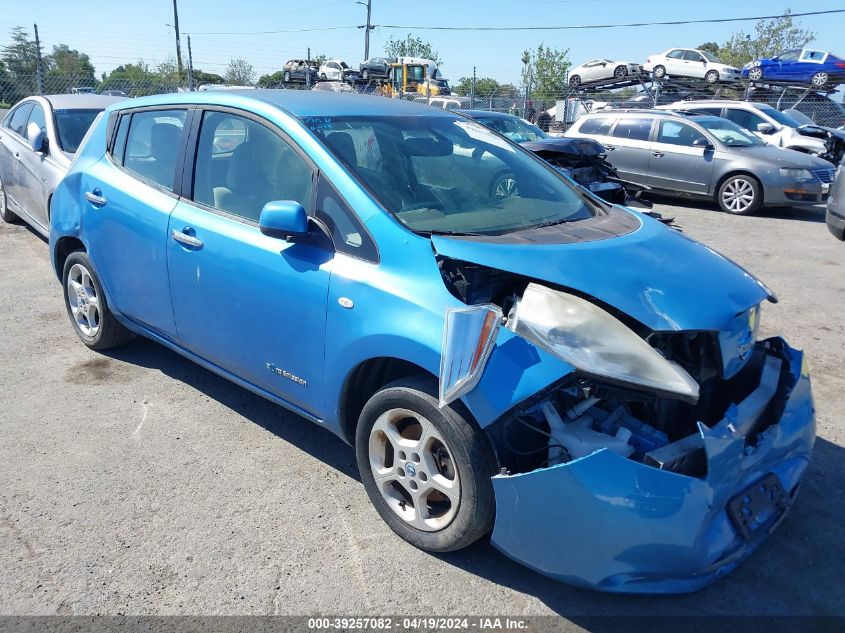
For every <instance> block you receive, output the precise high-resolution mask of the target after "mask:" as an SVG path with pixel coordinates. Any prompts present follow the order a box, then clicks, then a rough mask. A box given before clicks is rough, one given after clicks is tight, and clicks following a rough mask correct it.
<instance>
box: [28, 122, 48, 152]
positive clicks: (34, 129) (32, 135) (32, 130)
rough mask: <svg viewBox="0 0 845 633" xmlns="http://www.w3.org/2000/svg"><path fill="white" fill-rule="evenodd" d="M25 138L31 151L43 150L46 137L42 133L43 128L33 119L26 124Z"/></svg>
mask: <svg viewBox="0 0 845 633" xmlns="http://www.w3.org/2000/svg"><path fill="white" fill-rule="evenodd" d="M26 138H27V140H28V141H29V146H30V148H31V149H32V151H33V152H43V151H44V146H45V145H46V144H47V143H46V141H47V137H46V135H45V134H44V130H42V129H41V127H39V125H38V124H37V123H36V122H35V121H32V122H31V123H30V124H29V125H27V126H26Z"/></svg>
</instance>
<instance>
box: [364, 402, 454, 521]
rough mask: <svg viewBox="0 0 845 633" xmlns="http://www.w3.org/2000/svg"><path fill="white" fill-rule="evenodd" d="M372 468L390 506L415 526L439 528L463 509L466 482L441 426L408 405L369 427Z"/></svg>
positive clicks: (383, 415)
mask: <svg viewBox="0 0 845 633" xmlns="http://www.w3.org/2000/svg"><path fill="white" fill-rule="evenodd" d="M369 460H370V469H371V471H372V474H373V479H374V480H375V483H376V486H377V487H378V490H379V492H380V493H381V496H382V497H383V498H384V500H385V501H386V502H387V505H388V507H390V509H391V510H392V511H393V512H394V513H396V515H397V516H398V517H399V518H400V519H402V520H403V521H405V522H406V523H408V524H409V525H411V526H412V527H414V528H417V529H419V530H422V531H424V532H435V531H438V530H442V529H444V528H446V527H447V526H448V525H449V524H450V523H451V522H452V521H453V520H454V518H455V516H456V515H457V513H458V507H459V505H460V500H461V482H460V477H459V476H458V472H457V469H456V468H455V460H454V458H453V455H452V451H451V449H450V448H449V446H448V445H447V444H446V440H445V439H443V436H442V435H441V434H440V433H439V432H438V431H437V428H436V427H435V426H434V424H432V423H431V422H430V421H428V420H427V419H426V418H425V417H423V416H421V415H420V414H418V413H415V412H414V411H411V410H409V409H390V410H388V411H385V412H384V413H382V414H381V415H380V416H379V417H378V419H377V420H376V422H375V424H373V428H372V430H371V431H370V439H369Z"/></svg>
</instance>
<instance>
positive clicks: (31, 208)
mask: <svg viewBox="0 0 845 633" xmlns="http://www.w3.org/2000/svg"><path fill="white" fill-rule="evenodd" d="M31 123H35V124H36V125H37V126H38V128H39V129H40V130H42V131H43V132H44V133H45V134H46V133H47V117H46V115H45V114H44V108H43V107H42V105H41V104H40V103H36V104H35V105H34V106H33V108H32V112H30V114H29V121H28V122H27V128H26V129H24V132H28V128H29V125H30V124H31ZM58 151H60V150H59V148H58V147H55V146H52V147H51V146H50V145H49V144H48V143H47V142H46V141H45V144H44V150H43V151H41V152H33V151H32V149H31V147H27V149H26V151H24V152H21V155H20V158H19V164H18V173H17V184H18V187H19V191H20V202H21V204H22V205H23V207H24V209H26V211H27V214H28V215H29V217H30V218H32V219H33V220H34V221H35V222H36V223H37V224H40V225H41V227H42V228H43V229H45V230H46V229H47V227H48V225H49V224H50V221H49V219H48V217H47V181H48V178H47V176H48V173H50V172H55V171H57V170H58V169H59V166H58V165H57V164H56V162H55V161H54V160H53V159H52V158H50V153H51V152H58Z"/></svg>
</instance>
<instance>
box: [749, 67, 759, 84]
mask: <svg viewBox="0 0 845 633" xmlns="http://www.w3.org/2000/svg"><path fill="white" fill-rule="evenodd" d="M748 78H749V79H750V80H751V81H760V80H761V79H762V78H763V69H762V68H760V67H759V66H755V67H754V68H752V69H751V70H749V71H748Z"/></svg>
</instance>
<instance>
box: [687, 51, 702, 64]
mask: <svg viewBox="0 0 845 633" xmlns="http://www.w3.org/2000/svg"><path fill="white" fill-rule="evenodd" d="M684 59H685V60H686V61H688V62H703V61H704V58H703V57H702V56H701V55H699V54H698V53H696V52H695V51H687V52H686V53H684Z"/></svg>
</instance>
